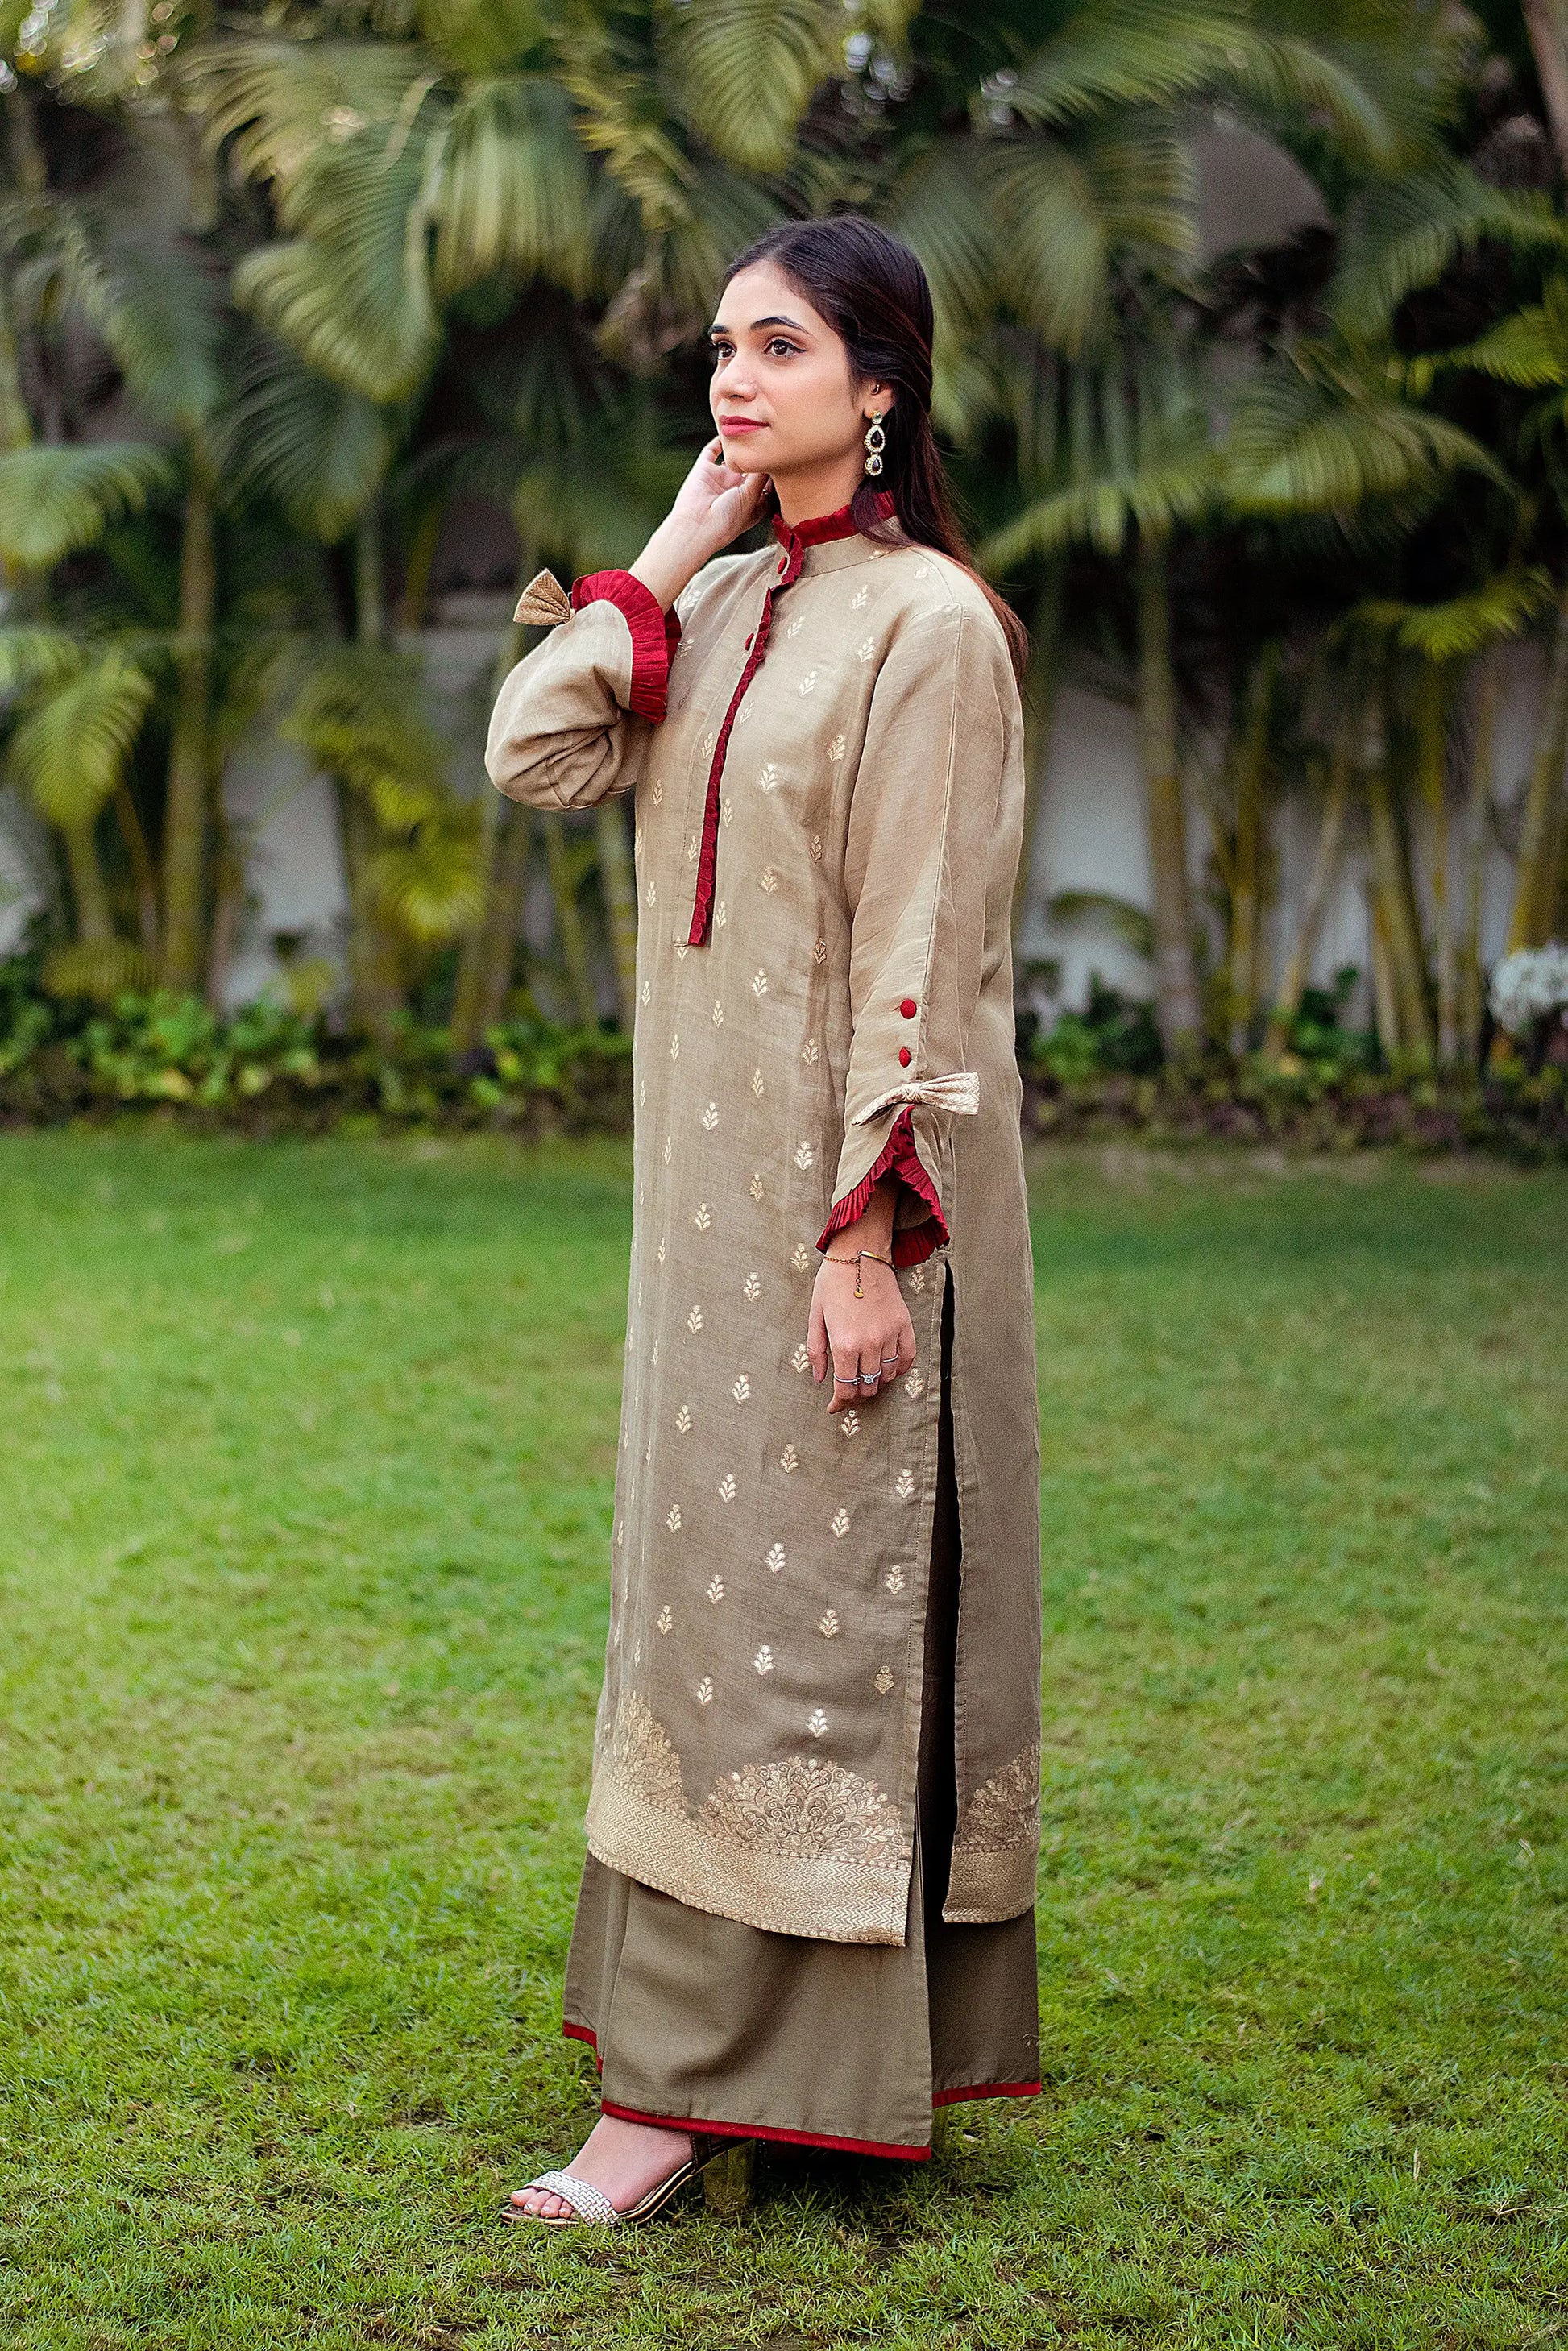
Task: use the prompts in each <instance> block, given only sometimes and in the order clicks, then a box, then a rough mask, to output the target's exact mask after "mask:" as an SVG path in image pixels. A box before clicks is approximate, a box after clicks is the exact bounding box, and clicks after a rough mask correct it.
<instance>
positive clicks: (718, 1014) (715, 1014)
mask: <svg viewBox="0 0 1568 2351" xmlns="http://www.w3.org/2000/svg"><path fill="white" fill-rule="evenodd" d="M708 1018H709V1019H711V1020H712V1022H713V1025H714V1027H715V1028H716V1029H722V1028H723V1027H724V1006H723V1004H722V1003H721V1001H720V1000H719V998H717V997H715V998H714V1006H713V1010H712V1012H711V1013H710V1014H709V1016H708Z"/></svg>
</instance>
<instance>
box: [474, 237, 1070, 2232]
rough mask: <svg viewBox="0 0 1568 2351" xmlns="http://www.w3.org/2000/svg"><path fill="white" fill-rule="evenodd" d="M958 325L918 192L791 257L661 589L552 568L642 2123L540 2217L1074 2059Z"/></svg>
mask: <svg viewBox="0 0 1568 2351" xmlns="http://www.w3.org/2000/svg"><path fill="white" fill-rule="evenodd" d="M931 335H932V312H931V298H930V294H929V290H928V288H927V286H926V283H925V275H924V273H923V271H922V270H921V267H920V265H919V263H918V262H917V261H916V260H915V257H914V256H913V255H912V254H910V253H909V252H908V251H907V250H906V249H905V248H904V246H901V245H899V244H898V243H896V242H895V241H894V239H893V238H891V237H889V236H887V235H884V234H883V232H882V231H881V230H880V229H878V228H876V227H874V226H873V225H872V224H871V223H870V222H867V221H863V220H858V219H853V218H840V219H835V220H831V221H826V222H815V223H813V222H805V223H797V224H793V225H789V226H786V227H782V228H779V229H777V230H775V231H773V232H772V233H771V234H770V235H768V236H766V237H764V238H763V239H762V240H761V241H760V243H758V245H755V246H752V247H751V248H750V250H749V251H748V252H747V253H746V254H744V255H743V256H741V258H740V260H739V261H738V262H737V264H736V265H735V267H734V269H733V271H732V273H731V275H730V277H729V279H728V282H727V285H726V287H725V290H724V294H723V298H722V299H721V302H720V306H719V315H718V319H717V320H716V324H715V325H714V327H713V329H712V342H713V352H714V374H713V384H712V391H711V394H710V400H711V405H712V410H713V415H714V421H715V423H716V426H717V438H716V440H715V441H714V442H712V443H710V444H709V445H708V447H707V448H706V450H705V452H704V454H703V455H702V456H701V457H700V458H699V459H698V461H697V463H696V465H694V467H693V468H692V471H691V473H690V474H689V475H688V476H687V478H686V481H685V485H684V486H683V487H682V489H681V491H680V493H679V495H678V496H677V497H676V499H675V502H674V507H673V508H672V510H671V512H670V515H669V517H668V518H667V519H666V520H665V521H664V523H662V524H661V525H660V527H659V528H658V529H657V530H656V531H655V532H654V534H653V538H651V539H650V540H649V542H648V545H647V546H646V548H645V549H643V554H642V555H641V556H640V557H639V559H637V561H636V562H635V563H634V564H633V565H632V568H631V570H630V571H629V572H626V571H608V572H599V573H596V574H594V575H593V576H592V577H591V578H589V579H585V580H579V581H578V582H577V583H576V585H575V587H574V588H573V590H572V592H571V597H570V604H569V603H568V601H567V599H566V598H565V597H564V596H563V595H562V594H561V591H560V590H559V588H557V587H556V584H555V582H554V581H553V580H550V579H549V576H548V574H543V573H541V574H540V576H539V579H538V580H537V581H535V583H534V584H533V587H532V588H530V590H528V594H527V595H525V597H524V599H523V601H522V603H521V604H520V605H519V607H518V613H519V617H520V618H523V619H529V620H536V621H546V622H555V623H558V624H559V625H556V626H555V627H554V630H553V633H552V634H551V635H550V636H549V638H548V639H547V640H546V641H545V642H544V643H542V644H540V645H539V646H538V648H537V649H536V650H535V651H534V652H533V653H530V654H529V655H528V658H527V659H526V660H524V661H522V662H520V663H519V664H517V668H516V669H514V670H513V672H512V673H511V674H510V676H509V677H508V678H507V681H506V683H505V684H504V685H503V687H502V689H501V693H500V695H499V697H498V699H497V705H496V709H495V714H494V716H493V719H492V722H491V728H490V741H489V750H488V755H487V764H488V768H489V772H490V775H491V778H493V780H494V781H495V783H496V784H497V786H498V787H499V788H500V789H501V790H502V791H504V792H507V793H509V794H510V795H511V796H512V797H513V798H514V799H522V800H527V801H528V802H530V803H531V804H532V805H534V806H536V807H539V808H545V809H579V808H587V807H590V806H591V805H592V804H593V803H595V802H596V801H598V800H600V799H602V798H604V797H605V795H606V794H608V793H612V792H632V793H634V794H635V811H636V827H635V838H636V871H637V886H638V897H639V935H638V942H637V996H638V1017H637V1028H636V1038H635V1045H634V1054H633V1081H634V1088H635V1115H636V1140H635V1149H634V1168H635V1179H634V1180H635V1201H634V1223H633V1234H632V1268H631V1283H630V1296H629V1302H628V1327H627V1336H626V1354H625V1385H624V1395H623V1403H622V1425H621V1447H620V1457H619V1463H618V1468H617V1473H616V1484H615V1508H614V1519H613V1532H612V1551H611V1556H612V1598H611V1625H610V1635H609V1642H608V1646H607V1650H606V1674H605V1682H604V1690H603V1696H602V1698H601V1702H600V1708H599V1716H598V1722H597V1726H596V1731H595V1740H594V1769H593V1783H592V1792H591V1801H590V1806H589V1813H588V1844H589V1856H588V1859H587V1862H586V1865H585V1868H584V1873H583V1879H582V1886H581V1891H580V1896H579V1901H578V1909H577V1918H576V1923H575V1926H574V1928H573V1933H572V1942H571V1951H570V1960H569V1964H568V1975H567V1993H566V2027H565V2029H566V2031H567V2032H569V2033H572V2034H575V2035H577V2036H578V2037H579V2038H580V2039H582V2040H585V2041H587V2042H589V2043H591V2045H592V2046H593V2047H594V2048H595V2050H596V2053H597V2055H598V2059H599V2064H600V2070H601V2093H602V2113H601V2119H600V2121H599V2123H598V2124H597V2125H596V2126H595V2128H594V2130H593V2132H592V2133H591V2137H589V2139H588V2141H587V2143H586V2145H585V2146H584V2147H582V2148H581V2149H580V2152H579V2153H578V2155H577V2156H576V2158H574V2160H573V2161H572V2163H571V2166H570V2169H569V2170H567V2171H564V2172H561V2171H551V2172H548V2173H546V2174H544V2175H542V2177H541V2179H539V2180H538V2181H536V2182H532V2183H530V2184H529V2185H528V2187H527V2188H522V2189H517V2190H515V2191H514V2192H513V2195H512V2197H511V2199H510V2200H509V2203H508V2205H507V2207H506V2208H504V2209H505V2210H507V2217H508V2218H514V2219H515V2218H536V2219H539V2220H549V2221H554V2222H570V2221H572V2220H577V2219H590V2220H599V2221H610V2222H613V2221H615V2220H623V2219H626V2218H630V2217H635V2218H643V2217H645V2216H646V2215H647V2214H648V2213H650V2212H652V2211H653V2210H656V2209H657V2208H658V2206H659V2205H660V2204H661V2203H662V2202H664V2200H666V2199H667V2197H668V2196H669V2195H670V2194H671V2193H673V2192H674V2187H675V2186H676V2185H678V2184H679V2182H680V2181H681V2180H682V2179H685V2178H686V2177H687V2176H688V2175H689V2173H690V2172H691V2170H692V2168H693V2167H694V2164H695V2162H696V2161H697V2160H700V2159H703V2158H706V2154H707V2152H708V2151H709V2147H710V2146H711V2145H712V2143H713V2141H715V2140H720V2141H722V2140H724V2139H725V2138H729V2139H733V2138H734V2137H758V2138H777V2139H785V2140H790V2141H794V2142H798V2143H806V2144H810V2145H818V2146H824V2147H852V2148H855V2149H858V2150H861V2151H862V2152H870V2153H873V2154H876V2155H882V2156H889V2157H902V2158H910V2159H915V2160H918V2159H920V2158H923V2157H925V2156H926V2155H928V2154H929V2152H930V2141H931V2116H932V2109H933V2106H934V2105H938V2104H941V2103H943V2102H945V2101H946V2100H949V2099H954V2098H963V2097H978V2096H990V2095H1005V2094H1010V2095H1023V2094H1027V2093H1030V2092H1033V2091H1035V2090H1037V2089H1038V2087H1039V2083H1038V2080H1037V2078H1036V2076H1037V2074H1038V2059H1037V2052H1036V2033H1037V2014H1038V2011H1037V2006H1036V1989H1035V1953H1034V1915H1033V1901H1034V1882H1035V1863H1036V1853H1037V1845H1038V1834H1039V1705H1040V1573H1039V1525H1038V1512H1039V1425H1038V1407H1037V1400H1036V1388H1035V1357H1034V1330H1033V1312H1032V1306H1033V1280H1032V1266H1031V1259H1030V1238H1029V1228H1028V1223H1027V1219H1026V1214H1025V1198H1024V1184H1023V1167H1022V1156H1021V1150H1020V1144H1019V1091H1020V1089H1019V1076H1018V1068H1017V1062H1016V1060H1015V1057H1014V1029H1013V1004H1012V967H1011V954H1010V947H1009V906H1010V903H1011V896H1012V885H1013V879H1014V874H1015V872H1016V869H1017V863H1018V856H1019V840H1020V835H1021V831H1022V820H1023V797H1024V788H1023V770H1022V742H1021V738H1022V729H1021V723H1020V713H1019V693H1018V684H1017V670H1016V662H1017V654H1018V645H1019V636H1020V632H1019V629H1018V624H1017V623H1016V622H1014V621H1013V620H1012V618H1011V616H1010V615H1009V614H1008V613H1007V611H1006V608H1005V607H1003V606H1002V605H1000V603H999V601H998V599H997V598H996V597H995V596H994V595H993V594H992V593H991V591H990V590H988V589H987V588H986V587H985V586H984V585H983V584H982V583H981V582H980V581H979V580H977V578H976V576H975V574H974V572H973V571H972V569H970V568H969V567H968V565H967V562H966V560H965V556H964V550H963V547H962V543H961V541H960V540H959V538H958V537H957V534H956V530H955V528H954V526H953V523H952V521H951V519H950V517H949V514H948V511H947V507H946V499H945V496H944V488H943V482H942V473H941V465H940V460H939V458H938V455H937V453H936V444H935V443H934V441H933V438H932V433H931V424H930V415H929V410H930V399H931ZM769 515H770V517H771V521H772V538H771V540H770V542H769V543H768V545H767V547H766V548H765V549H763V550H762V551H761V552H759V553H756V554H742V555H737V556H729V557H724V558H721V559H718V560H714V558H716V556H718V551H719V549H721V548H724V547H726V546H727V545H728V544H729V542H730V541H731V540H732V539H734V538H737V536H738V535H739V534H740V533H741V532H742V531H744V530H745V529H746V528H747V526H748V525H749V524H751V523H753V522H754V521H756V520H758V519H759V518H761V517H764V516H769ZM819 1259H820V1260H821V1261H820V1262H819ZM928 1366H929V1367H930V1369H929V1370H928V1369H927V1367H928ZM824 1392H825V1393H824ZM960 1520H961V1521H962V1559H963V1573H962V1582H961V1589H960V1580H959V1556H960V1548H959V1534H960Z"/></svg>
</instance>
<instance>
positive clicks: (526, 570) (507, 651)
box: [451, 548, 537, 1058]
mask: <svg viewBox="0 0 1568 2351" xmlns="http://www.w3.org/2000/svg"><path fill="white" fill-rule="evenodd" d="M530 565H531V558H530V556H529V552H528V549H527V548H525V549H524V550H523V555H522V559H521V561H520V562H519V564H518V567H517V593H518V595H519V596H520V595H521V594H522V592H523V590H524V589H525V588H526V587H527V586H528V580H530V579H531V578H532V577H533V569H537V566H536V567H532V568H530ZM528 633H529V632H528V630H527V629H526V628H525V627H524V626H523V624H522V623H521V622H517V621H514V622H512V623H511V625H510V627H509V628H508V629H507V633H506V635H505V636H504V637H503V638H502V640H501V649H500V651H499V653H497V656H496V662H495V666H494V668H493V669H492V670H491V673H490V700H491V702H492V703H494V701H495V699H496V696H497V694H499V692H500V690H501V688H502V686H503V684H505V683H506V680H507V677H508V676H509V675H510V674H511V672H512V670H513V669H514V668H515V667H516V665H517V662H518V661H519V660H520V659H521V658H522V654H523V652H524V648H525V646H526V644H527V643H528ZM480 789H481V791H482V792H483V794H484V797H483V799H481V800H480V803H479V883H480V887H481V889H482V890H483V892H484V912H483V913H482V914H481V915H480V916H479V919H478V921H477V922H476V924H475V925H474V927H473V929H472V930H470V931H468V932H466V933H465V935H464V938H463V943H462V945H461V946H460V947H459V948H458V951H457V984H456V987H455V991H454V994H453V998H452V1021H451V1040H452V1050H453V1052H454V1054H455V1055H456V1056H457V1057H459V1058H461V1057H462V1055H464V1054H465V1053H471V1052H472V1051H473V1050H474V1048H475V1046H476V1044H477V1043H478V1041H479V1039H480V1037H481V1036H482V1035H483V1034H484V1032H485V1030H486V1028H487V1027H488V1026H489V1025H490V1022H491V1021H493V1020H494V1019H496V1018H497V1015H496V1013H495V1012H490V1013H489V1014H488V1015H486V1011H485V1007H486V1005H487V1004H489V1003H490V1002H491V1001H492V1000H493V997H494V988H493V977H494V973H495V970H496V967H497V962H498V960H499V958H500V956H501V955H502V952H503V942H502V940H501V938H500V936H499V935H498V929H497V926H498V925H504V923H505V921H506V915H505V913H504V911H503V909H502V906H501V904H500V892H499V888H498V873H499V867H500V863H501V861H502V859H503V857H504V854H505V844H506V841H508V840H509V839H510V837H511V831H512V827H513V824H514V822H515V821H516V820H515V818H514V817H513V816H509V815H508V814H507V810H510V809H515V807H516V803H515V802H513V801H510V800H508V799H507V798H506V796H505V794H504V793H501V792H498V791H497V789H496V788H495V786H494V785H493V784H492V783H491V781H490V779H489V778H488V777H487V776H486V778H485V781H484V783H483V785H482V786H481V787H480ZM525 856H526V843H525ZM516 943H517V931H516V929H515V927H514V928H513V930H512V931H511V932H510V933H509V935H507V938H506V940H505V943H504V951H505V955H506V963H507V972H508V974H509V973H510V970H511V963H512V950H513V948H514V946H515V945H516ZM505 992H506V991H505V988H503V990H502V994H503V996H504V995H505Z"/></svg>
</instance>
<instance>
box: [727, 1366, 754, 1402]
mask: <svg viewBox="0 0 1568 2351" xmlns="http://www.w3.org/2000/svg"><path fill="white" fill-rule="evenodd" d="M750 1394H751V1380H750V1377H749V1375H748V1374H747V1373H745V1372H742V1373H741V1374H740V1377H739V1378H738V1379H737V1381H736V1383H735V1385H734V1386H733V1387H732V1388H731V1389H730V1395H732V1396H733V1397H734V1398H735V1401H736V1403H737V1404H744V1403H745V1402H746V1399H747V1396H748V1395H750Z"/></svg>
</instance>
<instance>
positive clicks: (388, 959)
mask: <svg viewBox="0 0 1568 2351" xmlns="http://www.w3.org/2000/svg"><path fill="white" fill-rule="evenodd" d="M354 634H355V636H356V638H357V639H358V641H359V643H361V644H362V645H384V644H385V643H386V641H387V611H386V595H385V590H384V586H383V582H382V533H381V509H380V507H379V506H378V505H377V503H376V502H375V501H374V500H373V499H372V500H371V504H370V505H369V506H368V507H366V508H365V510H364V512H363V514H361V517H360V520H359V525H358V528H357V529H356V531H355V534H354ZM338 805H339V809H340V814H341V820H342V825H343V863H344V868H345V871H346V872H347V873H348V875H349V924H350V946H349V987H350V1000H351V1003H352V1007H353V1014H354V1019H355V1020H356V1021H357V1022H358V1024H359V1026H360V1027H361V1028H362V1029H365V1030H366V1032H367V1033H368V1034H369V1035H370V1036H371V1037H372V1038H373V1039H374V1040H375V1042H376V1043H377V1044H378V1045H380V1046H381V1047H382V1050H387V1049H388V1048H389V1047H390V1046H391V1044H392V1034H393V1030H394V1028H395V1025H396V1017H397V1014H398V1012H399V1011H400V1010H401V1009H402V1001H403V972H402V957H401V956H400V955H399V952H398V947H397V942H396V941H395V940H394V939H393V938H392V936H391V935H390V934H389V932H388V930H387V927H386V925H385V924H384V923H383V922H382V920H381V918H380V916H379V915H378V914H377V912H376V909H375V906H374V904H373V903H372V902H371V893H370V890H369V887H368V885H367V882H366V872H367V869H368V868H369V865H370V862H371V857H372V856H373V854H374V852H375V849H376V845H377V839H378V835H377V830H376V820H375V816H374V814H373V812H372V811H371V809H370V808H369V807H367V805H366V804H365V802H364V801H363V800H362V799H361V798H360V796H359V794H358V793H357V792H354V791H350V790H349V789H347V787H342V786H340V789H339V795H338Z"/></svg>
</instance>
